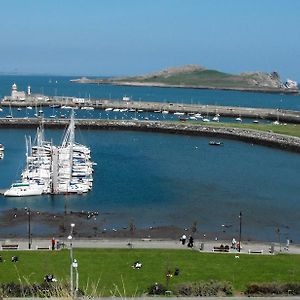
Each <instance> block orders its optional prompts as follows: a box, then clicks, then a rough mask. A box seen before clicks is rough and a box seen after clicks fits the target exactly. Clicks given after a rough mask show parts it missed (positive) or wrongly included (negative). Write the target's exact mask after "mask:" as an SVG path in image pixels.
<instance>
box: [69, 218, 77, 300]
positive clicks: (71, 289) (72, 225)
mask: <svg viewBox="0 0 300 300" xmlns="http://www.w3.org/2000/svg"><path fill="white" fill-rule="evenodd" d="M74 227H75V224H74V223H71V231H70V234H69V236H68V240H69V241H70V260H71V266H70V292H71V297H72V298H73V297H74V283H73V244H72V239H73V231H74Z"/></svg>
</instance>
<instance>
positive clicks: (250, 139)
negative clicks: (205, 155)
mask: <svg viewBox="0 0 300 300" xmlns="http://www.w3.org/2000/svg"><path fill="white" fill-rule="evenodd" d="M40 122H41V120H40V119H35V118H33V119H23V118H22V119H0V128H36V127H38V126H39V125H40ZM68 122H69V120H68V119H57V120H52V119H43V125H44V126H45V128H64V127H66V126H67V124H68ZM75 123H76V126H77V127H79V128H82V129H88V130H89V129H91V130H131V131H135V130H137V131H143V132H159V133H167V134H186V135H192V136H206V137H211V138H224V139H231V140H239V141H242V142H247V143H250V144H257V145H262V146H268V147H273V148H277V149H281V150H287V151H292V152H298V153H300V138H298V137H294V136H288V135H283V134H278V133H273V132H266V131H259V130H253V129H243V128H235V127H222V126H209V125H199V124H197V125H192V124H187V123H179V122H176V123H175V122H167V121H124V120H122V121H118V120H116V121H106V120H97V119H87V120H85V119H77V120H76V121H75Z"/></svg>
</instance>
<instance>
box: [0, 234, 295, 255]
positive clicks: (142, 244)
mask: <svg viewBox="0 0 300 300" xmlns="http://www.w3.org/2000/svg"><path fill="white" fill-rule="evenodd" d="M60 242H63V243H65V247H69V241H68V240H67V239H65V240H60ZM202 242H203V241H201V242H200V241H197V240H196V241H195V243H194V247H193V250H194V251H199V252H212V250H213V248H214V247H219V246H220V245H221V244H223V245H230V241H221V240H219V241H205V242H203V243H204V248H203V250H200V248H201V243H202ZM0 243H1V245H3V244H7V245H9V244H17V245H19V249H20V250H27V249H28V240H27V239H1V240H0ZM72 244H73V247H75V248H106V249H109V248H118V249H122V248H124V249H128V248H134V249H182V250H191V249H190V248H188V247H187V245H182V244H181V242H180V241H179V240H162V239H153V240H152V239H114V238H112V239H88V238H87V239H82V238H80V239H76V237H75V238H74V239H73V241H72ZM50 245H51V239H50V238H49V239H33V240H32V244H31V249H33V250H35V249H37V248H47V247H50ZM270 247H271V243H255V242H244V243H242V249H241V253H247V254H249V252H250V254H253V255H261V254H266V255H270V251H269V250H270ZM280 250H281V251H280ZM251 252H252V253H251ZM255 252H256V253H255ZM230 253H235V254H238V251H237V250H235V249H230ZM274 253H292V254H300V246H299V245H289V247H288V249H287V248H286V245H285V244H281V246H280V245H279V244H274Z"/></svg>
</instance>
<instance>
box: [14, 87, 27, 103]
mask: <svg viewBox="0 0 300 300" xmlns="http://www.w3.org/2000/svg"><path fill="white" fill-rule="evenodd" d="M25 99H26V93H25V92H24V91H19V92H18V89H17V85H16V84H15V83H14V84H13V85H12V87H11V100H21V101H24V100H25Z"/></svg>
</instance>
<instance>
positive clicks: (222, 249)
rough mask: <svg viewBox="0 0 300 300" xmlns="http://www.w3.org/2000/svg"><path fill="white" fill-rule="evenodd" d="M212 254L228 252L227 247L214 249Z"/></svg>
mask: <svg viewBox="0 0 300 300" xmlns="http://www.w3.org/2000/svg"><path fill="white" fill-rule="evenodd" d="M212 251H213V252H229V247H226V246H225V247H214V248H213V250H212Z"/></svg>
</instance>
